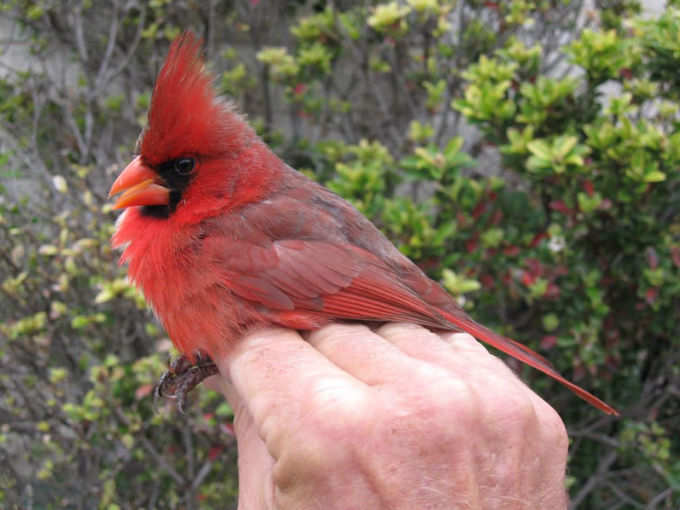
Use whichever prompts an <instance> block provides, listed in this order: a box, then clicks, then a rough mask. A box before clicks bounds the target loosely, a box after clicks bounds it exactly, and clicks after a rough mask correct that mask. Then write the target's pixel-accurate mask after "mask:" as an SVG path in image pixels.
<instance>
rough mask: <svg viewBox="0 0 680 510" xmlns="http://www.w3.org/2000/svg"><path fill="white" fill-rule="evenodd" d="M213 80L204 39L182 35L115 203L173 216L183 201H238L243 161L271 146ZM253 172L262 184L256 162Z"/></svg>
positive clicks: (197, 204) (203, 204) (190, 204)
mask: <svg viewBox="0 0 680 510" xmlns="http://www.w3.org/2000/svg"><path fill="white" fill-rule="evenodd" d="M212 81H213V77H212V75H211V74H210V73H209V72H208V71H207V70H206V68H205V65H204V62H203V59H202V58H201V41H200V40H198V39H197V38H196V37H195V36H194V35H193V34H192V33H190V32H188V33H185V34H183V35H181V36H179V37H178V38H177V39H176V40H175V41H174V42H173V43H172V46H171V47H170V51H169V53H168V56H167V58H166V60H165V63H164V64H163V67H162V69H161V70H160V72H159V73H158V77H157V79H156V84H155V86H154V90H153V96H152V99H151V108H150V109H149V113H148V124H147V127H146V128H145V129H144V130H143V131H142V134H141V135H140V137H139V140H138V142H137V153H138V155H137V156H136V157H135V158H134V159H133V160H132V162H131V163H130V164H129V165H128V166H127V167H126V168H125V169H124V170H123V172H122V173H121V174H120V175H119V176H118V178H117V179H116V180H115V182H114V183H113V186H112V187H111V190H110V192H109V196H113V195H116V194H119V193H122V194H121V195H120V197H118V199H117V201H116V203H115V204H114V208H116V209H122V208H126V207H131V206H141V208H140V213H141V214H142V215H144V216H149V217H157V218H168V217H170V216H171V215H173V214H175V213H176V212H179V210H180V209H181V208H188V209H189V210H191V209H194V211H193V212H195V213H197V214H204V212H205V211H206V208H210V207H213V208H215V207H217V206H218V205H219V204H221V203H223V202H224V201H225V200H227V201H229V200H230V199H231V201H232V202H233V201H237V202H238V201H239V199H238V196H237V194H238V193H239V190H238V189H237V188H238V186H239V185H242V184H243V182H241V181H243V176H239V175H238V173H239V172H238V170H239V168H241V167H242V166H243V165H241V164H240V163H239V160H240V158H243V157H244V153H247V152H248V150H249V149H253V148H254V147H255V146H258V147H260V146H261V147H264V145H263V144H262V142H261V141H260V140H259V138H258V137H257V136H256V135H255V133H254V131H253V130H252V128H251V127H250V126H249V125H248V124H247V123H246V122H245V120H244V119H243V118H242V117H241V116H240V115H239V114H238V113H237V112H236V111H235V110H234V108H233V107H232V106H231V104H230V103H229V102H227V101H225V100H224V99H222V98H220V97H218V96H217V94H216V93H215V90H214V88H213V84H212ZM258 150H259V149H258ZM246 159H250V157H249V156H247V157H246ZM249 178H250V179H251V181H250V183H251V185H252V184H253V181H252V179H255V184H256V183H257V180H258V175H257V166H256V168H255V171H254V172H253V175H251V176H250V177H249ZM185 212H186V211H185Z"/></svg>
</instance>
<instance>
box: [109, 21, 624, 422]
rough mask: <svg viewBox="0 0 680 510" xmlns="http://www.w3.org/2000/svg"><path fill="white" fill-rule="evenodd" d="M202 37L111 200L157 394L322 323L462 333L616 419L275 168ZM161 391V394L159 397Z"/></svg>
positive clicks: (159, 98) (187, 37) (183, 57)
mask: <svg viewBox="0 0 680 510" xmlns="http://www.w3.org/2000/svg"><path fill="white" fill-rule="evenodd" d="M200 45H201V43H200V41H199V40H197V39H196V38H195V37H194V36H193V35H192V34H190V33H188V34H184V35H182V36H180V37H179V38H178V39H177V40H175V41H174V43H173V44H172V46H171V48H170V53H169V55H168V57H167V59H166V61H165V64H164V66H163V68H162V69H161V71H160V73H159V75H158V79H157V81H156V85H155V88H154V92H153V98H152V102H151V108H150V111H149V115H148V121H149V122H148V126H147V128H146V129H145V130H144V132H143V133H142V135H141V137H140V141H139V147H138V152H139V155H138V156H137V157H136V158H135V159H133V160H132V162H131V163H130V164H129V165H128V166H127V168H125V170H123V172H122V173H121V174H120V176H119V177H118V178H117V179H116V181H115V182H114V184H113V186H112V188H111V195H114V194H117V193H120V192H124V193H123V194H122V195H121V196H120V197H119V198H118V201H117V202H116V203H115V207H116V208H126V207H127V208H128V209H127V210H126V211H125V212H124V214H123V215H121V217H120V218H119V221H118V226H117V230H116V233H115V234H114V236H113V244H114V246H115V247H124V251H123V254H122V257H121V263H124V262H127V263H128V264H129V275H130V277H131V279H132V280H133V281H134V282H135V283H136V285H137V286H139V287H140V288H141V290H142V291H143V292H144V295H145V296H146V298H147V300H148V301H149V302H150V303H151V305H152V306H153V308H154V310H155V312H156V314H157V315H158V317H159V318H160V320H161V322H162V323H163V326H164V327H165V329H166V330H167V332H168V334H169V335H170V337H171V338H172V340H173V342H174V344H175V346H176V347H177V348H178V349H179V351H180V352H181V353H183V355H184V357H183V358H182V359H181V362H180V363H177V364H175V365H174V366H173V367H171V370H170V372H169V375H168V376H166V377H165V378H164V379H163V380H162V382H161V384H160V391H161V392H162V393H166V394H168V393H172V396H178V398H180V400H182V399H183V398H184V395H185V393H186V391H188V390H190V389H191V388H192V387H193V386H195V385H196V384H197V383H198V382H200V380H201V379H202V378H203V377H206V376H207V375H210V374H212V373H215V371H216V368H215V366H214V365H213V364H212V363H211V362H210V360H209V359H208V358H207V357H206V356H208V357H210V358H215V357H217V356H221V355H225V353H227V352H228V351H229V349H230V346H232V345H234V343H235V342H237V341H238V339H239V338H240V337H241V336H242V335H244V334H245V333H246V332H248V331H250V330H251V329H253V328H257V327H262V326H268V325H279V326H283V327H286V328H292V329H297V330H312V329H316V328H320V327H321V326H323V325H325V324H328V323H329V322H331V321H333V320H338V319H340V320H354V321H371V322H376V321H377V322H389V321H404V322H412V323H415V324H420V325H423V326H426V327H429V328H432V329H437V330H448V331H460V330H463V331H467V332H468V333H470V334H472V335H473V336H475V337H477V338H478V339H480V340H482V341H484V342H487V343H489V344H491V345H492V346H494V347H496V348H497V349H499V350H501V351H503V352H505V353H507V354H509V355H511V356H513V357H515V358H517V359H519V360H520V361H523V362H524V363H526V364H528V365H530V366H532V367H534V368H537V369H538V370H540V371H542V372H544V373H546V374H548V375H549V376H550V377H553V378H554V379H557V380H558V381H560V382H561V383H562V384H564V385H565V386H567V387H568V388H569V389H570V390H572V391H573V392H574V393H576V394H577V395H578V396H579V397H581V398H583V399H584V400H586V401H588V402H589V403H591V404H592V405H594V406H595V407H597V408H599V409H601V410H603V411H604V412H606V413H610V414H617V412H616V411H615V410H614V409H613V408H612V407H610V406H609V405H607V404H606V403H604V402H603V401H601V400H600V399H598V398H597V397H595V396H593V395H591V394H590V393H588V392H587V391H585V390H583V389H582V388H580V387H578V386H576V385H575V384H573V383H571V382H569V381H568V380H566V379H565V378H563V377H562V376H561V375H560V374H559V373H557V372H556V371H555V370H554V369H553V368H552V367H551V365H550V364H549V363H548V362H547V361H546V360H545V359H544V358H542V357H541V356H539V355H538V354H536V353H534V352H533V351H532V350H530V349H529V348H527V347H525V346H523V345H521V344H519V343H517V342H515V341H513V340H510V339H507V338H504V337H502V336H500V335H498V334H496V333H494V332H493V331H490V330H489V329H487V328H485V327H484V326H482V325H480V324H477V323H476V322H474V321H473V320H472V319H470V318H469V317H468V316H467V314H465V312H463V311H462V310H461V309H460V308H459V307H458V306H457V305H456V303H455V301H454V300H453V298H452V297H451V296H450V295H449V294H447V293H446V292H445V291H444V290H443V289H442V288H441V287H440V286H439V285H438V284H437V283H435V282H434V281H432V280H430V279H429V278H428V277H427V276H426V275H425V274H424V273H423V272H422V271H421V270H420V269H419V268H418V267H417V266H416V265H415V264H414V263H413V262H411V261H410V260H409V259H408V258H406V257H405V256H404V255H402V254H401V253H400V252H399V251H398V250H397V249H396V248H395V247H394V245H392V243H390V242H389V241H388V240H387V239H386V238H385V237H384V236H383V234H382V233H380V231H378V229H377V228H376V227H375V226H374V225H373V224H372V223H371V222H370V221H369V220H367V219H366V218H365V217H364V216H363V215H362V214H361V213H359V212H358V211H357V210H356V209H355V208H354V207H352V206H351V205H350V204H349V203H347V202H346V201H345V200H343V199H342V198H340V197H338V196H337V195H335V194H333V193H332V192H330V191H329V190H327V189H326V188H324V187H322V186H320V185H319V184H316V183H315V182H313V181H311V180H310V179H308V178H307V177H305V176H304V175H302V174H300V173H298V172H297V171H295V170H293V169H292V168H290V167H289V166H288V165H286V164H285V163H284V162H283V161H281V160H280V159H279V158H278V157H277V156H276V155H274V154H273V153H272V151H271V150H270V149H269V148H268V147H267V146H266V145H265V144H264V143H263V142H262V140H260V139H259V138H258V137H257V135H256V134H255V132H254V131H253V129H252V128H251V127H250V126H249V125H248V124H247V123H246V122H245V121H244V119H243V118H242V117H241V116H240V115H239V114H238V113H236V112H235V111H234V109H233V107H232V106H231V105H230V104H229V103H228V102H225V101H224V100H222V99H221V98H219V97H216V95H215V91H214V89H213V86H212V76H211V75H210V74H209V73H208V72H207V71H206V70H205V68H204V64H203V60H202V58H201V51H200ZM168 388H170V390H169V391H168Z"/></svg>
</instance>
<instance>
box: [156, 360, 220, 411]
mask: <svg viewBox="0 0 680 510" xmlns="http://www.w3.org/2000/svg"><path fill="white" fill-rule="evenodd" d="M218 373H219V370H218V369H217V365H215V363H214V362H213V360H212V359H210V357H209V356H207V355H205V354H202V353H200V352H198V353H196V362H195V363H192V362H191V361H190V360H189V358H187V357H186V356H184V355H182V356H180V357H179V358H175V359H174V360H172V361H171V362H170V364H169V365H168V370H166V372H165V373H164V374H163V375H162V376H161V379H160V381H158V384H157V385H156V388H155V390H154V402H156V401H157V400H158V398H159V397H166V398H174V399H177V408H178V409H179V410H180V412H182V413H184V403H185V402H186V396H187V393H189V392H190V391H191V390H193V389H194V388H195V387H196V386H198V385H199V384H201V382H202V381H203V379H207V378H208V377H210V376H211V375H215V374H218Z"/></svg>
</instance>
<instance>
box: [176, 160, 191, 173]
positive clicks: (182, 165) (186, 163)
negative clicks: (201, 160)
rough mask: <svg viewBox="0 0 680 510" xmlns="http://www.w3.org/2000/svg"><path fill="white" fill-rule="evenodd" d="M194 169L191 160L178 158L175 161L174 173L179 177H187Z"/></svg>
mask: <svg viewBox="0 0 680 510" xmlns="http://www.w3.org/2000/svg"><path fill="white" fill-rule="evenodd" d="M193 169H194V160H193V159H192V158H180V159H176V160H175V172H176V173H178V174H179V175H189V174H190V173H191V171H192V170H193Z"/></svg>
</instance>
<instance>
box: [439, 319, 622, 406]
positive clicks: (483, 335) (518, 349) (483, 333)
mask: <svg viewBox="0 0 680 510" xmlns="http://www.w3.org/2000/svg"><path fill="white" fill-rule="evenodd" d="M439 312H440V313H441V314H442V315H443V316H444V317H445V318H446V319H447V320H449V321H450V322H451V323H452V324H454V325H455V326H457V327H459V328H460V329H462V330H463V331H467V332H468V333H470V334H471V335H472V336H474V337H476V338H477V339H479V340H481V341H483V342H486V343H488V344H490V345H492V346H494V347H495V348H496V349H498V350H499V351H503V352H504V353H506V354H509V355H510V356H512V357H513V358H517V359H518V360H520V361H522V362H523V363H526V364H527V365H529V366H531V367H534V368H535V369H537V370H540V371H541V372H543V373H544V374H546V375H549V376H550V377H552V378H553V379H555V380H557V381H559V382H561V383H562V384H564V385H565V386H566V387H567V388H569V389H570V390H571V391H573V392H574V393H576V395H578V396H579V397H581V398H582V399H583V400H585V401H586V402H588V403H589V404H591V405H593V406H595V407H597V408H598V409H600V410H602V411H604V412H605V413H607V414H613V415H615V416H618V415H619V412H618V411H617V410H616V409H614V408H613V407H611V406H610V405H609V404H607V403H606V402H603V401H602V400H600V399H599V398H597V397H596V396H595V395H593V394H592V393H589V392H587V391H586V390H584V389H583V388H581V387H580V386H577V385H576V384H574V383H573V382H571V381H568V380H567V379H565V378H564V377H562V376H561V375H560V374H559V373H558V372H557V371H556V370H555V369H554V368H553V367H552V366H551V365H550V363H548V361H547V360H546V359H545V358H543V357H542V356H540V355H539V354H537V353H535V352H534V351H532V350H531V349H529V348H528V347H526V346H525V345H522V344H520V343H518V342H515V341H514V340H510V339H509V338H505V337H503V336H501V335H499V334H497V333H494V332H493V331H491V330H490V329H487V328H485V327H484V326H482V325H481V324H477V323H476V322H475V321H473V320H472V319H468V318H465V317H456V316H454V315H451V314H449V313H447V312H445V311H443V310H439Z"/></svg>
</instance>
